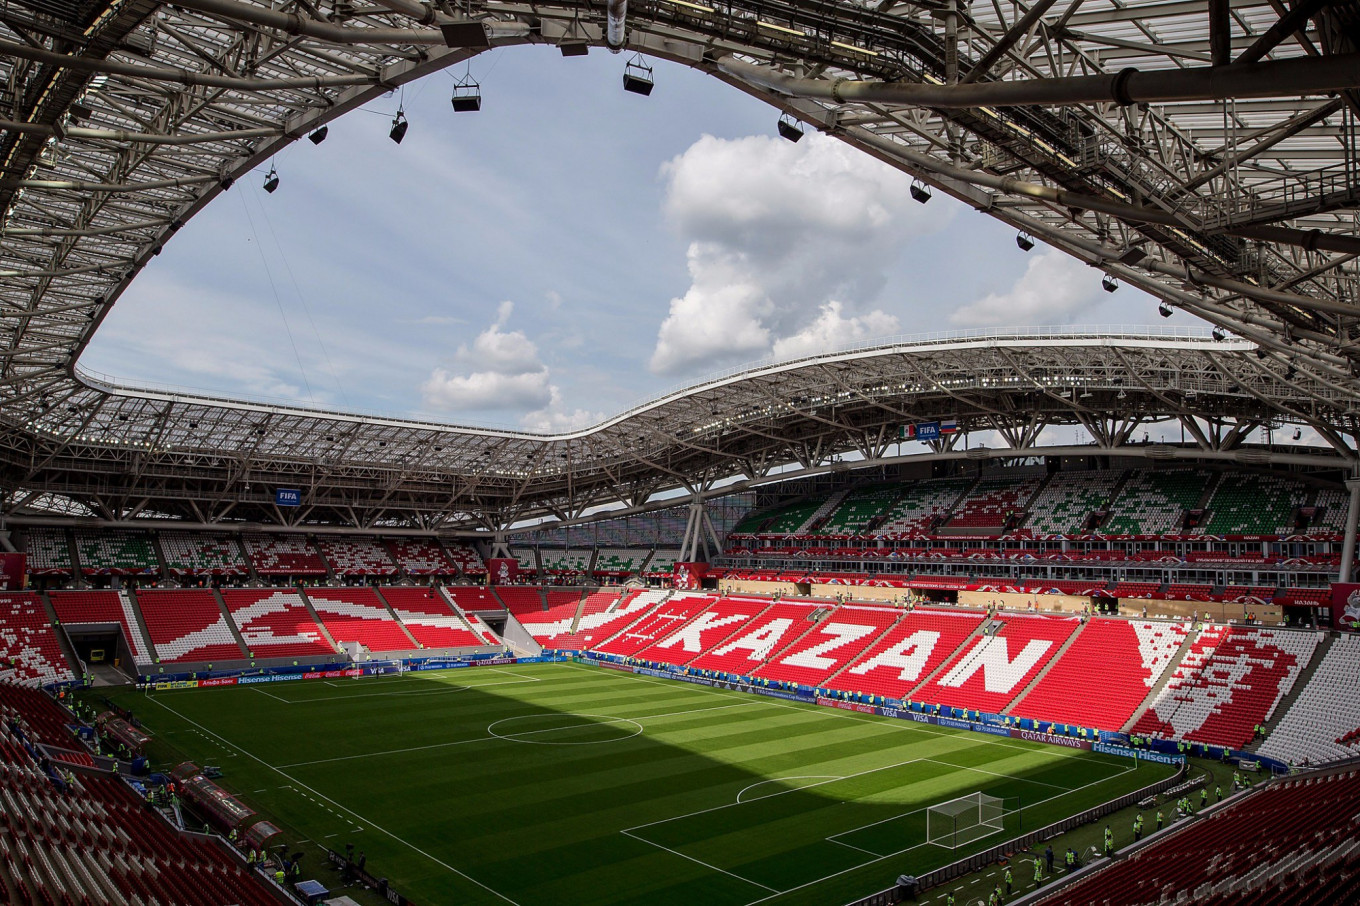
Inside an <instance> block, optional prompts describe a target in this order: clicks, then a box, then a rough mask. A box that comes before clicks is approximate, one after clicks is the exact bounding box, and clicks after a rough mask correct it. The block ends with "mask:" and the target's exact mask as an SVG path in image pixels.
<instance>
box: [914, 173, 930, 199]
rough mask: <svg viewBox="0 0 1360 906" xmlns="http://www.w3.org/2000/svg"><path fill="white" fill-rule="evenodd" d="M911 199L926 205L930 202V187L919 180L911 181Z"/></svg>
mask: <svg viewBox="0 0 1360 906" xmlns="http://www.w3.org/2000/svg"><path fill="white" fill-rule="evenodd" d="M911 197H912V198H914V199H916V200H917V201H919V202H920V203H921V204H925V203H926V202H927V201H930V187H929V186H927V185H926V184H925V183H923V182H921V181H920V180H919V179H913V180H912V181H911Z"/></svg>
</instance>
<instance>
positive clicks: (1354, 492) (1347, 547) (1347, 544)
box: [1336, 478, 1360, 582]
mask: <svg viewBox="0 0 1360 906" xmlns="http://www.w3.org/2000/svg"><path fill="white" fill-rule="evenodd" d="M1346 487H1347V488H1348V489H1349V490H1350V492H1351V504H1350V509H1348V510H1347V511H1346V534H1345V540H1343V541H1342V542H1341V572H1340V573H1338V574H1337V577H1336V581H1338V582H1349V581H1350V580H1351V563H1352V562H1354V560H1355V525H1356V520H1357V519H1360V478H1347V479H1346Z"/></svg>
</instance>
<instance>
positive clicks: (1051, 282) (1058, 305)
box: [949, 250, 1102, 327]
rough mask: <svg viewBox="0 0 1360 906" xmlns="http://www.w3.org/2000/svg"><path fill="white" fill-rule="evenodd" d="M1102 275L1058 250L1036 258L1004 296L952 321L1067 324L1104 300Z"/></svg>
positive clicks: (983, 300) (963, 323) (982, 324)
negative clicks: (1102, 295)
mask: <svg viewBox="0 0 1360 906" xmlns="http://www.w3.org/2000/svg"><path fill="white" fill-rule="evenodd" d="M1100 292H1101V291H1100V275H1099V273H1097V272H1096V271H1094V270H1092V269H1091V268H1089V267H1087V266H1086V265H1085V264H1083V263H1081V262H1080V261H1078V260H1077V259H1075V258H1072V257H1069V256H1068V255H1065V254H1063V253H1062V252H1059V251H1057V250H1053V251H1048V252H1044V253H1043V254H1041V255H1036V256H1035V257H1034V258H1032V259H1031V260H1030V262H1029V266H1028V267H1027V268H1025V272H1024V273H1023V274H1021V275H1020V278H1019V279H1018V280H1016V281H1015V284H1014V285H1013V286H1011V288H1010V289H1009V290H1007V291H1006V292H1004V293H990V294H988V295H986V296H984V297H983V298H981V299H978V300H977V301H976V302H972V303H969V304H968V305H965V306H963V307H962V308H960V309H959V310H958V311H956V312H954V314H952V315H951V316H950V318H949V320H950V321H952V322H953V323H954V324H958V325H961V326H964V327H997V326H1003V325H1005V326H1011V325H1024V324H1065V323H1068V322H1070V321H1072V320H1074V319H1076V318H1077V317H1078V316H1079V315H1080V314H1081V313H1082V312H1083V311H1085V310H1087V309H1090V308H1094V307H1095V306H1096V305H1097V304H1098V303H1099V302H1101V301H1102V299H1101V295H1100Z"/></svg>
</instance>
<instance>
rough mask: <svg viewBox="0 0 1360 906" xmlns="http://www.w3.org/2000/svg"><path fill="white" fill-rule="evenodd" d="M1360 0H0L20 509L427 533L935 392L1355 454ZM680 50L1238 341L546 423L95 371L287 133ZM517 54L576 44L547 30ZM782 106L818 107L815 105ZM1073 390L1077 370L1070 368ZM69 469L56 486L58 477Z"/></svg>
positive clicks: (1025, 420)
mask: <svg viewBox="0 0 1360 906" xmlns="http://www.w3.org/2000/svg"><path fill="white" fill-rule="evenodd" d="M1358 26H1360V3H1357V2H1356V0H1345V2H1326V0H1297V2H1295V3H1294V5H1293V6H1286V5H1285V3H1284V2H1283V0H1209V2H1207V3H1186V2H1180V0H1150V2H1142V0H1139V2H1123V0H1061V2H1059V0H1035V2H1033V3H1029V4H1021V3H1016V2H1009V0H1008V2H998V3H991V4H981V3H978V4H973V5H968V4H964V3H960V2H958V0H916V2H900V3H899V2H894V0H881V2H878V3H870V4H861V3H857V2H835V3H833V2H823V0H732V2H725V3H722V4H713V3H710V2H708V0H633V2H632V3H631V4H629V3H627V2H626V0H609V2H608V3H607V4H605V5H592V4H589V3H568V2H560V3H555V2H550V3H548V4H542V3H535V4H527V3H519V2H499V0H469V2H468V3H466V4H460V5H459V6H458V8H457V11H456V12H455V10H454V9H453V8H452V7H449V6H447V5H443V4H440V5H432V4H429V3H422V2H417V0H377V2H376V3H374V4H368V5H356V4H353V3H351V2H349V0H323V2H321V3H320V4H317V3H313V2H310V0H287V2H283V3H280V4H279V5H278V6H271V5H265V4H260V3H256V2H251V0H181V2H178V3H176V4H174V5H162V4H160V3H156V2H153V0H114V2H105V0H9V2H7V3H3V4H0V74H3V76H4V79H3V82H0V130H3V131H2V132H0V211H3V222H2V223H0V235H2V236H3V244H2V245H0V462H2V463H3V472H0V475H2V476H3V491H4V497H3V501H2V502H0V515H3V514H16V513H22V512H23V511H24V510H25V508H28V507H32V506H35V505H37V504H38V502H40V501H44V502H45V503H44V506H46V507H51V506H57V507H65V508H66V509H67V510H68V511H69V512H73V513H79V512H84V511H88V512H93V513H96V514H98V515H99V516H100V517H102V518H104V519H108V520H112V521H120V520H125V519H128V518H131V517H133V516H135V515H137V514H139V513H147V512H156V513H162V514H166V515H169V516H174V517H178V518H182V519H185V520H189V521H194V522H200V523H205V524H206V523H214V522H218V521H220V520H223V519H238V518H239V519H250V520H263V521H285V520H284V518H283V514H281V513H280V512H279V511H277V510H276V509H273V508H272V507H271V505H270V503H269V500H270V499H271V498H270V497H269V495H268V494H266V493H265V492H264V489H265V488H272V487H274V486H278V485H283V486H299V487H302V488H305V489H306V505H305V506H304V507H303V508H302V509H301V510H299V511H298V513H297V515H296V516H295V517H294V518H295V519H297V520H303V519H312V520H330V521H334V522H337V523H340V524H351V525H356V526H374V525H405V526H410V527H411V528H413V529H419V530H426V531H428V530H432V529H453V528H458V527H464V528H471V527H481V528H499V527H503V526H505V525H508V524H510V523H512V522H514V521H515V520H517V519H524V518H529V517H532V516H536V515H555V516H558V517H559V518H572V517H575V516H578V515H580V514H581V513H583V512H585V511H586V510H588V509H589V508H590V507H592V506H596V505H600V504H603V503H608V502H613V501H618V500H623V501H624V502H626V503H628V504H630V505H633V506H638V505H642V504H644V503H645V502H646V501H647V500H649V499H651V497H652V495H654V494H655V493H657V492H658V491H662V490H665V489H667V488H677V487H679V488H688V489H691V490H694V491H700V492H702V491H704V490H705V489H707V488H710V487H711V486H712V484H713V482H714V481H716V480H717V479H719V478H722V477H724V476H731V475H733V474H742V475H745V476H747V477H748V478H749V479H751V480H758V479H761V478H763V477H766V476H768V475H770V474H771V473H772V471H773V470H775V469H777V468H780V467H783V466H786V465H787V464H789V463H794V464H797V466H798V467H799V468H802V469H805V470H806V469H814V468H820V467H827V466H829V465H830V464H832V461H833V459H834V457H836V456H837V455H840V454H843V453H846V452H854V453H857V454H859V455H860V456H863V457H865V458H868V459H871V460H872V459H876V458H879V457H881V456H883V455H884V453H885V451H886V449H887V446H888V444H889V443H890V442H891V440H892V438H893V432H894V431H895V430H896V427H897V426H898V425H900V424H902V423H904V422H908V421H911V420H913V419H926V418H929V417H931V416H932V415H950V416H954V417H956V418H958V419H959V420H960V422H961V423H962V424H964V426H965V427H969V428H971V429H972V430H983V429H995V430H997V431H999V432H1001V435H1002V436H1003V437H1005V439H1006V442H1007V443H1008V444H1010V445H1011V446H1012V447H1013V448H1015V449H1028V448H1030V447H1032V446H1033V445H1034V444H1035V442H1036V441H1037V439H1038V436H1039V432H1040V431H1041V430H1042V428H1044V427H1045V426H1048V425H1054V424H1082V425H1085V426H1086V427H1087V429H1088V430H1089V431H1090V432H1091V434H1092V436H1094V437H1095V438H1096V440H1097V442H1098V443H1099V444H1101V445H1110V446H1118V445H1120V444H1122V443H1124V442H1126V441H1127V440H1128V439H1129V438H1130V437H1131V436H1132V435H1131V432H1132V428H1131V427H1130V426H1131V425H1132V426H1136V425H1138V424H1142V423H1144V422H1145V421H1147V420H1149V419H1154V418H1179V419H1182V420H1183V421H1184V422H1185V423H1186V424H1187V425H1194V426H1195V427H1194V428H1193V429H1192V433H1193V434H1194V435H1195V436H1196V439H1197V440H1199V441H1200V443H1201V447H1202V448H1203V449H1205V450H1206V451H1221V450H1223V449H1228V448H1231V447H1233V446H1235V445H1237V444H1239V443H1240V442H1241V441H1242V440H1243V439H1244V437H1245V435H1246V433H1248V432H1249V431H1250V430H1251V429H1253V428H1254V427H1255V426H1258V425H1272V424H1283V423H1296V424H1306V425H1310V426H1312V427H1314V428H1316V429H1317V430H1318V431H1319V432H1320V433H1321V434H1322V435H1323V437H1324V438H1325V439H1326V440H1327V441H1328V442H1329V443H1330V444H1331V445H1332V447H1333V448H1334V450H1335V451H1336V456H1337V457H1338V458H1339V459H1340V460H1345V461H1349V460H1351V459H1353V458H1354V457H1353V453H1352V451H1353V450H1354V448H1355V446H1356V444H1355V437H1356V428H1357V426H1356V423H1355V409H1354V406H1355V404H1356V401H1357V399H1360V380H1357V377H1356V374H1357V372H1356V365H1357V363H1360V348H1357V345H1356V340H1357V336H1358V334H1357V315H1358V314H1360V293H1358V292H1357V289H1358V288H1360V275H1358V274H1357V266H1356V263H1355V258H1356V256H1357V255H1360V239H1357V238H1356V236H1355V232H1356V231H1355V217H1356V215H1355V207H1356V203H1357V200H1360V199H1358V198H1357V195H1358V194H1360V174H1357V167H1358V166H1360V162H1358V161H1357V154H1356V151H1357V141H1356V140H1357V121H1356V118H1357V113H1360V106H1357V100H1358V96H1357V92H1356V89H1357V87H1358V86H1360V56H1358V55H1357V49H1358V48H1357V39H1358V33H1357V27H1358ZM519 44H526V45H534V44H541V45H553V46H555V47H557V48H560V49H561V50H562V52H564V53H574V52H580V51H582V50H584V49H586V48H588V47H590V46H592V45H593V46H597V47H598V46H603V45H607V46H610V47H611V48H613V49H616V50H617V49H620V48H623V47H626V48H627V49H629V50H630V51H638V52H641V53H644V54H648V55H651V56H656V57H660V58H665V59H668V60H671V61H675V62H678V63H682V64H685V65H689V66H692V67H695V68H698V69H700V70H702V71H705V72H707V73H710V74H711V75H713V76H714V77H715V78H718V79H720V80H723V81H725V82H727V83H729V84H731V85H733V86H735V87H737V88H739V89H741V90H744V91H746V92H749V93H750V94H752V95H754V96H757V97H760V98H763V99H765V100H767V101H768V102H769V103H771V104H772V105H773V106H774V107H776V108H778V109H779V110H781V111H783V112H784V113H787V114H790V115H792V116H793V117H796V118H797V119H799V120H801V121H802V122H803V123H805V124H810V125H812V126H815V127H817V128H821V129H824V130H826V131H827V132H829V133H830V134H832V135H834V136H836V137H837V138H839V139H841V140H843V141H846V142H848V143H850V144H852V145H854V146H856V147H858V148H861V149H863V150H864V151H866V152H867V153H870V154H873V155H875V156H876V157H879V158H881V159H883V160H885V161H887V162H889V163H891V164H893V165H894V166H897V167H899V168H900V169H902V170H904V171H906V172H908V173H910V174H912V175H913V176H914V177H916V178H917V179H918V180H920V182H921V183H922V186H926V185H928V186H931V187H934V188H935V189H936V190H939V191H944V192H947V193H949V194H951V195H954V196H956V197H958V198H960V199H962V200H963V201H965V202H966V203H968V204H970V205H973V206H974V207H976V208H977V209H979V210H982V211H985V212H986V213H988V214H989V215H991V216H993V217H995V218H998V219H999V220H1002V221H1004V222H1006V223H1009V224H1011V225H1013V226H1015V227H1016V228H1017V230H1020V231H1022V233H1023V234H1025V235H1027V236H1030V237H1037V238H1040V239H1042V240H1044V241H1046V242H1048V243H1050V244H1052V245H1054V246H1056V247H1058V248H1060V249H1062V250H1064V251H1065V252H1067V253H1069V254H1071V255H1074V256H1076V257H1078V258H1080V259H1081V260H1083V261H1086V262H1088V263H1090V264H1092V265H1093V266H1095V267H1098V268H1100V269H1102V270H1103V271H1105V273H1106V275H1107V277H1109V278H1110V279H1112V280H1118V281H1123V282H1126V283H1129V284H1132V285H1136V286H1139V287H1141V288H1143V289H1145V290H1147V291H1148V292H1150V293H1152V294H1153V295H1154V296H1157V297H1158V298H1160V299H1162V300H1163V301H1164V303H1165V304H1167V305H1168V306H1174V307H1179V308H1182V309H1185V310H1186V311H1189V312H1192V313H1194V314H1196V315H1198V316H1200V317H1202V318H1205V319H1206V320H1208V321H1210V322H1212V323H1214V324H1216V325H1219V326H1220V327H1222V328H1226V329H1227V330H1229V331H1231V332H1232V333H1233V334H1234V335H1235V337H1238V338H1241V339H1236V340H1232V341H1228V342H1221V343H1218V342H1214V341H1212V340H1209V339H1207V338H1195V337H1180V338H1176V337H1171V336H1164V337H1156V336H1154V337H1152V338H1146V337H1145V338H1138V337H1132V336H1121V335H1117V334H1114V335H1104V334H1099V333H1096V332H1092V333H1090V334H1088V335H1084V336H1083V335H1074V336H1071V337H1066V338H1061V339H1055V338H1053V337H1048V336H1043V335H1035V336H1033V337H1029V338H1024V337H1013V338H1004V339H1003V340H1002V341H1000V342H994V341H974V340H963V341H934V342H920V343H904V344H898V345H893V346H889V347H885V348H883V349H879V350H874V351H871V352H861V353H854V354H843V355H831V356H824V357H820V358H817V359H814V360H809V361H805V362H801V363H795V364H792V365H789V366H784V367H779V368H765V369H756V370H753V371H751V372H749V373H747V374H744V375H740V376H736V377H732V378H727V379H724V380H721V381H714V382H708V383H705V384H701V385H699V386H697V387H695V388H692V389H691V390H689V391H685V392H683V393H678V394H673V395H671V396H668V397H666V398H664V399H662V400H659V401H656V402H654V403H651V404H648V405H646V406H642V407H639V408H637V409H635V410H633V411H631V412H629V413H626V414H625V415H623V416H620V417H618V418H616V419H613V420H610V421H609V422H606V423H605V424H603V425H600V426H597V427H595V428H592V429H590V430H587V431H582V432H577V433H575V434H571V435H563V436H558V437H542V436H535V435H531V434H523V433H515V432H500V431H483V430H472V429H462V428H453V427H449V426H445V425H434V424H421V423H413V422H404V421H393V420H382V419H371V418H360V417H355V416H351V415H346V414H343V413H326V412H313V411H305V410H301V409H294V408H288V407H280V406H272V405H264V404H255V403H246V402H241V401H233V400H215V399H207V398H203V397H195V396H189V395H184V394H175V393H159V392H149V391H141V390H137V389H135V388H119V387H116V386H112V385H110V384H108V383H107V382H102V381H96V380H93V379H91V378H88V377H84V376H82V375H81V374H80V373H79V371H78V370H77V369H76V367H75V364H74V363H75V361H76V359H77V358H78V356H79V354H80V352H81V350H82V349H83V348H84V346H85V344H86V343H88V342H89V339H90V337H91V336H92V334H93V332H94V331H95V330H96V329H97V327H98V326H99V323H100V321H101V320H102V318H103V316H104V315H105V313H106V312H107V311H108V309H109V306H111V305H112V304H114V302H115V300H116V299H117V298H118V296H119V294H120V293H121V292H122V291H123V290H124V289H125V288H126V287H127V285H128V284H129V282H130V281H131V280H132V279H134V278H135V276H136V275H137V274H138V272H139V271H140V269H141V267H142V266H144V265H145V264H146V262H147V261H148V260H149V259H150V258H151V257H152V256H154V255H156V254H158V253H159V252H160V250H161V248H162V246H163V245H164V244H165V243H166V242H167V241H169V239H170V238H171V237H172V236H173V234H174V233H175V231H176V230H178V229H179V228H180V227H181V226H182V225H183V224H184V223H185V222H186V221H187V220H188V219H189V218H190V217H192V216H193V215H194V214H195V213H197V212H198V211H199V210H200V209H201V208H202V207H203V206H204V205H206V204H208V203H209V202H211V201H212V200H213V199H214V198H216V197H217V196H218V195H219V194H221V193H222V192H224V191H227V190H228V189H229V188H230V186H231V183H232V182H233V181H234V180H235V179H236V178H238V177H240V176H242V175H244V174H245V173H247V172H249V171H250V169H251V168H253V167H255V166H257V165H259V164H261V163H262V162H264V161H265V160H266V159H268V158H269V157H270V156H271V155H273V154H275V153H276V152H277V151H278V150H279V149H280V148H281V147H282V146H284V145H286V144H288V143H290V142H293V141H297V140H300V139H302V138H303V137H305V136H308V135H312V134H314V133H315V131H316V130H318V129H320V128H324V126H325V124H326V123H327V122H329V121H330V120H332V119H334V118H336V117H339V116H342V115H344V114H345V113H347V112H348V111H350V110H353V109H355V108H356V107H358V106H359V105H361V104H364V103H366V102H367V101H369V100H371V99H373V98H375V97H378V96H380V95H382V94H384V93H386V92H388V91H390V90H391V89H392V88H394V87H397V86H400V85H403V84H405V83H406V82H409V81H412V80H415V79H418V78H421V77H422V76H424V75H427V74H429V73H432V72H436V71H438V70H440V69H444V68H447V67H449V66H451V65H454V64H456V63H459V62H461V61H463V60H466V59H467V58H468V57H470V56H472V55H474V54H477V53H480V52H481V51H483V50H485V49H487V48H489V47H498V46H508V45H519ZM524 52H526V53H527V52H555V51H553V50H552V48H537V49H526V50H525V51H524ZM794 131H796V129H795V130H794ZM1061 389H1066V390H1067V391H1069V392H1068V394H1067V395H1066V396H1064V395H1063V394H1062V393H1060V392H1059V391H1060V390H1061ZM62 501H65V502H62Z"/></svg>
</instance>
